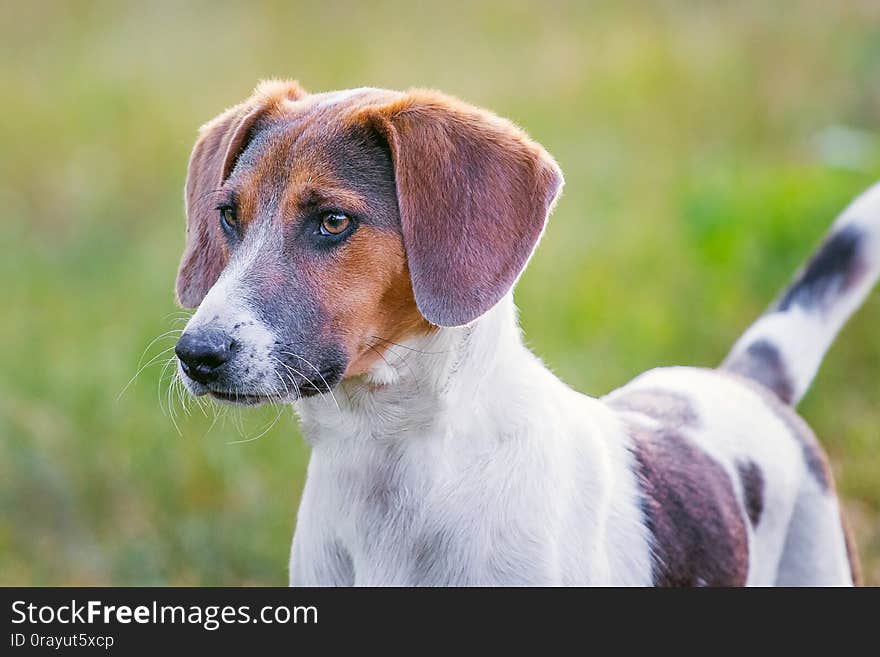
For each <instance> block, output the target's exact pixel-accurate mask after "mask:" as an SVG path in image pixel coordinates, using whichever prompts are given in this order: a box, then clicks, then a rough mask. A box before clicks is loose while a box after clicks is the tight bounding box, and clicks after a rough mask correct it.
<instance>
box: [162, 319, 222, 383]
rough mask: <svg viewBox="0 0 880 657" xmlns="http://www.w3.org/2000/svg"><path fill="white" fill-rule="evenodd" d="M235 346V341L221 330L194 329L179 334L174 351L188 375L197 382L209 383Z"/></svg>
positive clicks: (215, 376)
mask: <svg viewBox="0 0 880 657" xmlns="http://www.w3.org/2000/svg"><path fill="white" fill-rule="evenodd" d="M235 346H236V343H235V341H234V340H231V339H230V338H229V336H228V335H226V334H225V333H223V332H222V331H211V330H202V331H199V330H196V331H193V332H192V333H184V334H183V335H182V336H180V340H178V341H177V346H176V347H175V348H174V353H175V354H177V357H178V358H179V359H180V364H181V366H182V367H183V371H184V372H186V375H187V376H188V377H190V378H191V379H195V380H196V381H198V382H199V383H211V382H212V381H214V380H215V379H216V378H217V374H218V372H219V371H220V369H221V368H222V367H223V365H224V364H226V362H227V361H228V360H229V359H230V357H231V356H232V352H233V350H234V348H235Z"/></svg>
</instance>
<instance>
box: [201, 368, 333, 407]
mask: <svg viewBox="0 0 880 657" xmlns="http://www.w3.org/2000/svg"><path fill="white" fill-rule="evenodd" d="M341 378H342V375H341V374H340V373H339V372H338V371H337V370H336V369H332V368H331V369H326V370H321V371H320V372H319V373H318V374H317V376H316V377H315V378H314V379H304V380H300V381H288V382H286V386H287V389H286V390H271V391H267V392H255V391H253V390H249V391H246V392H245V391H239V390H233V389H228V388H213V387H211V386H210V385H207V386H199V387H201V390H193V391H192V392H193V394H196V395H208V396H209V397H211V398H213V399H216V400H218V401H222V402H226V403H229V404H241V405H243V406H258V405H259V404H268V403H273V402H276V403H277V402H291V401H295V400H297V399H303V398H305V397H312V396H314V395H320V394H327V393H330V392H331V391H332V389H333V387H334V386H335V385H336V384H337V383H339V380H340V379H341ZM198 385H199V384H197V386H198Z"/></svg>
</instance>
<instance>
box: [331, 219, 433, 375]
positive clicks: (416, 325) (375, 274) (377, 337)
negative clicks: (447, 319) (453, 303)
mask: <svg viewBox="0 0 880 657" xmlns="http://www.w3.org/2000/svg"><path fill="white" fill-rule="evenodd" d="M328 269H329V271H328V282H327V285H326V287H325V288H324V289H323V290H322V292H321V296H322V298H323V306H324V308H325V310H326V311H327V312H328V314H329V316H330V325H331V327H332V330H333V331H334V332H336V333H338V334H340V335H341V336H342V337H343V340H344V342H345V345H346V350H347V352H348V353H349V355H350V359H351V360H350V363H349V366H348V369H347V370H346V373H345V374H346V376H354V375H357V374H362V373H363V372H365V371H366V370H367V369H368V368H369V367H370V366H371V365H373V364H374V363H375V362H376V361H377V360H379V359H381V358H383V357H384V354H385V352H386V351H387V350H388V349H389V347H390V345H391V343H394V342H400V341H401V340H404V339H406V338H407V337H410V336H412V335H417V334H426V333H429V332H431V331H433V330H435V329H434V327H432V326H431V324H429V323H428V321H427V320H426V319H425V318H424V317H422V314H421V313H420V312H419V310H418V308H417V307H416V303H415V299H414V297H413V291H412V285H411V284H410V278H409V270H408V269H407V265H406V257H405V255H404V251H403V243H402V241H401V239H400V236H399V235H396V234H394V233H387V232H380V231H376V230H373V229H369V228H366V229H363V228H362V229H361V230H359V231H358V232H357V233H355V234H354V235H352V238H351V240H350V243H349V245H348V248H347V249H346V250H345V251H344V252H343V253H341V254H340V257H339V258H338V259H337V260H336V261H335V262H333V264H332V265H331V266H330V267H329V268H328Z"/></svg>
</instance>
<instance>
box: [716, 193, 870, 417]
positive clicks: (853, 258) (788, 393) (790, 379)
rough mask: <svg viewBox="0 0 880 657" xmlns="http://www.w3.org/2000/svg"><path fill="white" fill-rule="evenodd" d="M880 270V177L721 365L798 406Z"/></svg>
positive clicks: (844, 214) (852, 206)
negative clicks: (823, 360)
mask: <svg viewBox="0 0 880 657" xmlns="http://www.w3.org/2000/svg"><path fill="white" fill-rule="evenodd" d="M878 278H880V183H877V184H875V185H874V186H873V187H871V188H870V189H868V190H867V191H866V192H864V193H863V194H862V195H861V196H859V197H858V198H857V199H856V200H855V201H853V202H852V203H851V204H850V206H849V207H847V208H846V209H845V210H844V211H843V213H842V214H841V215H840V216H839V217H838V219H837V221H835V222H834V225H833V226H832V227H831V231H830V233H829V234H828V236H827V237H826V238H825V241H824V242H823V243H822V245H821V247H820V248H819V250H818V251H817V252H816V253H815V255H813V258H812V259H811V260H810V261H809V263H807V265H806V266H805V267H804V268H803V269H801V271H800V272H798V274H797V276H796V277H795V279H794V281H793V282H792V284H791V285H790V286H789V287H788V289H787V290H786V291H785V292H784V293H783V295H782V296H781V297H780V298H779V300H778V301H776V302H775V303H774V304H773V305H772V306H771V307H770V309H769V310H768V311H767V312H766V313H765V314H764V315H763V316H761V318H760V319H758V321H757V322H755V323H754V324H753V325H752V326H751V327H749V329H748V330H747V331H746V332H745V333H744V334H743V336H742V337H741V338H740V339H739V340H738V341H737V343H736V344H735V345H734V347H733V349H732V350H731V352H730V354H729V355H728V356H727V358H726V359H725V361H724V363H723V364H722V365H721V368H722V369H726V370H729V371H732V372H736V373H738V374H742V375H745V376H747V377H749V378H751V379H754V380H756V381H758V382H759V383H762V384H763V385H765V386H766V387H768V388H770V389H771V390H772V391H773V392H775V393H776V394H777V395H778V396H779V398H780V399H782V400H783V401H784V402H786V403H787V404H791V405H792V406H794V405H795V404H797V403H798V402H799V401H800V399H801V397H803V396H804V393H806V391H807V388H809V387H810V383H811V382H812V380H813V377H814V376H815V375H816V371H817V370H818V369H819V364H820V363H821V362H822V357H823V356H824V355H825V352H826V351H827V350H828V348H829V347H830V346H831V343H832V342H833V341H834V337H835V336H836V335H837V332H838V331H840V329H841V328H842V327H843V325H844V324H845V323H846V320H847V319H849V317H850V315H852V314H853V313H854V312H855V311H856V310H857V309H858V308H859V306H860V305H861V304H862V302H863V301H864V300H865V297H866V296H867V295H868V292H870V290H871V288H872V287H873V286H874V283H876V282H877V279H878Z"/></svg>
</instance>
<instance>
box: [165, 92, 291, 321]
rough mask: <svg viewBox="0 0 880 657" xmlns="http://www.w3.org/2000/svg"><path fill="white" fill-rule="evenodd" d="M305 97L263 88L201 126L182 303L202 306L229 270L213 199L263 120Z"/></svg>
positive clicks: (190, 181) (181, 274) (190, 186)
mask: <svg viewBox="0 0 880 657" xmlns="http://www.w3.org/2000/svg"><path fill="white" fill-rule="evenodd" d="M304 95H305V92H304V91H303V90H302V89H301V88H300V86H299V85H298V84H297V83H296V82H293V81H276V80H271V81H267V82H263V83H262V84H260V85H259V86H258V87H257V88H256V90H255V91H254V94H253V95H252V96H251V97H250V98H249V99H248V100H246V101H245V102H243V103H241V104H239V105H236V106H235V107H232V108H230V109H228V110H226V111H225V112H223V113H222V114H221V115H220V116H218V117H216V118H215V119H213V120H212V121H210V122H208V123H206V124H205V125H204V126H202V128H201V130H200V131H199V138H198V140H197V141H196V145H195V147H194V148H193V152H192V155H191V156H190V159H189V169H188V170H187V176H186V192H185V203H186V246H185V247H184V251H183V257H182V258H181V261H180V268H179V269H178V272H177V301H178V303H180V305H181V306H183V307H185V308H195V307H196V306H198V305H199V304H200V303H201V302H202V299H204V298H205V295H206V294H207V293H208V290H210V289H211V286H213V285H214V283H216V282H217V278H218V277H219V276H220V272H221V271H223V267H224V266H225V265H226V260H227V257H228V254H227V252H226V242H225V239H224V238H223V233H222V231H221V229H220V226H219V223H218V221H217V210H216V197H214V195H212V194H211V192H212V191H215V190H217V189H218V188H219V187H220V185H222V184H223V182H225V180H226V179H227V178H228V177H229V175H230V174H231V173H232V170H233V168H234V167H235V163H236V162H237V161H238V158H239V156H240V155H241V153H242V152H243V151H244V149H245V148H247V145H248V144H249V143H250V141H251V140H252V139H253V137H254V132H255V128H256V125H257V122H258V119H260V118H261V117H263V116H265V115H266V114H267V113H268V112H271V111H277V110H278V109H279V106H280V105H281V104H282V103H283V102H284V101H285V100H297V99H298V98H301V97H302V96H304Z"/></svg>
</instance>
